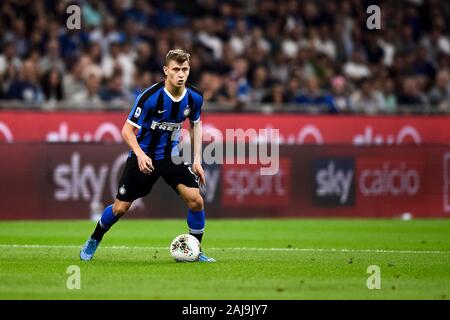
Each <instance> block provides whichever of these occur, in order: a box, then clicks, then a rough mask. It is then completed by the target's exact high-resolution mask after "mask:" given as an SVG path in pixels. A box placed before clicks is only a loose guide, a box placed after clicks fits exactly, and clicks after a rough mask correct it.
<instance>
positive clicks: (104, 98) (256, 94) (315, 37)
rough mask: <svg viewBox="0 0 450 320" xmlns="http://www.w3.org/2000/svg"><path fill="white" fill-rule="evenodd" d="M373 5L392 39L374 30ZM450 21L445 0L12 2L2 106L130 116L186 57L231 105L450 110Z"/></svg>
mask: <svg viewBox="0 0 450 320" xmlns="http://www.w3.org/2000/svg"><path fill="white" fill-rule="evenodd" d="M72 4H76V5H78V6H79V7H80V8H81V29H79V30H76V29H75V30H69V29H68V28H67V25H66V23H67V19H68V18H69V16H70V14H68V13H67V12H66V9H67V7H68V6H69V5H72ZM371 4H377V5H378V6H379V7H380V9H381V11H380V12H381V29H380V30H369V29H368V28H367V24H366V22H367V19H368V17H369V16H370V14H369V13H367V12H366V9H367V7H368V6H369V5H371ZM449 18H450V1H439V0H409V1H407V0H403V1H402V0H392V1H389V0H385V1H383V0H380V1H364V0H323V1H308V0H305V1H297V0H287V1H285V0H279V1H274V0H260V1H256V0H249V1H245V0H242V1H239V0H233V1H227V0H225V1H219V0H183V1H172V0H166V1H145V0H134V1H132V0H113V1H106V0H104V1H95V0H84V1H56V0H54V1H51V0H42V1H39V0H38V1H31V0H3V1H1V3H0V99H2V100H6V99H9V100H20V101H23V102H27V103H34V104H38V105H39V104H40V105H44V106H47V107H49V108H57V107H58V105H59V104H60V103H61V101H63V100H64V101H67V102H69V103H70V104H71V105H72V106H73V107H75V108H76V107H77V106H79V107H80V108H84V107H86V106H89V107H90V108H104V107H105V106H113V105H115V106H118V107H122V108H124V109H127V108H130V104H131V103H132V102H133V101H134V99H135V98H136V96H137V95H138V94H139V93H140V92H141V91H142V90H144V89H145V88H146V87H148V86H150V85H151V84H152V83H154V82H157V81H162V80H163V79H164V78H163V76H164V75H163V72H162V65H163V64H164V58H165V54H166V53H167V52H168V51H169V50H170V49H172V48H182V49H185V50H187V51H188V52H190V53H191V74H190V77H189V82H190V83H191V84H193V85H195V86H197V87H198V88H199V89H200V90H202V91H203V94H204V98H205V100H206V101H208V102H211V103H212V102H218V103H219V105H228V106H234V107H239V106H243V105H245V104H251V103H254V104H262V105H264V104H273V105H282V104H283V105H292V106H295V107H296V108H298V109H299V110H301V109H302V108H306V107H309V106H312V105H315V106H318V108H321V110H322V111H325V112H364V113H369V114H376V113H380V112H398V111H402V110H403V109H405V110H416V111H442V112H447V111H450V29H449V23H450V19H449Z"/></svg>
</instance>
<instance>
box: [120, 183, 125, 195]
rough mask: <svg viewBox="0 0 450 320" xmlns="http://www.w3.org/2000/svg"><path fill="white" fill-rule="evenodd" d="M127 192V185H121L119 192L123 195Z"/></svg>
mask: <svg viewBox="0 0 450 320" xmlns="http://www.w3.org/2000/svg"><path fill="white" fill-rule="evenodd" d="M126 192H127V189H125V185H123V186H121V187H120V189H119V193H120V194H121V195H124V194H125V193H126Z"/></svg>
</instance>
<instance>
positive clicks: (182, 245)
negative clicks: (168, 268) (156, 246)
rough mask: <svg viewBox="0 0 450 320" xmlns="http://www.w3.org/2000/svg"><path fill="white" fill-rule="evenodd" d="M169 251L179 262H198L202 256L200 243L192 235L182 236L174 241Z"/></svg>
mask: <svg viewBox="0 0 450 320" xmlns="http://www.w3.org/2000/svg"><path fill="white" fill-rule="evenodd" d="M169 250H170V255H171V256H172V258H174V259H175V261H177V262H192V261H197V260H198V257H199V255H200V242H199V241H198V240H197V238H196V237H194V236H192V235H190V234H181V235H179V236H177V237H176V238H175V239H174V240H173V241H172V243H171V244H170V248H169Z"/></svg>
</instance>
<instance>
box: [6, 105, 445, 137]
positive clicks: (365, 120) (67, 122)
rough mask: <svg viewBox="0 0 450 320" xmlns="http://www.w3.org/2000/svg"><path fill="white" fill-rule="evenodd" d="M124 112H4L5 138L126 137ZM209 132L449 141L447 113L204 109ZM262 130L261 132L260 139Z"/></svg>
mask: <svg viewBox="0 0 450 320" xmlns="http://www.w3.org/2000/svg"><path fill="white" fill-rule="evenodd" d="M127 115H128V112H127V111H123V112H80V113H78V112H49V113H46V112H12V111H3V112H0V142H1V141H7V142H23V141H25V142H29V141H40V142H42V141H48V142H79V141H85V142H91V141H115V142H121V141H122V138H121V135H120V131H121V128H122V126H123V124H124V122H125V119H126V117H127ZM202 119H203V127H204V132H205V134H212V135H214V136H216V137H217V136H219V137H218V139H219V140H220V138H223V139H226V136H227V135H226V133H227V131H226V130H227V129H236V128H241V129H243V130H247V129H254V130H256V131H255V132H256V135H258V134H260V133H261V131H260V130H262V129H267V130H271V129H278V130H279V134H280V142H281V143H282V144H350V145H401V144H446V145H448V144H450V117H448V116H427V117H424V116H326V115H320V116H319V115H317V116H309V115H298V114H276V115H263V114H225V113H224V114H222V113H215V114H214V113H212V114H208V113H206V112H205V113H204V114H203V115H202ZM257 138H258V136H256V139H257Z"/></svg>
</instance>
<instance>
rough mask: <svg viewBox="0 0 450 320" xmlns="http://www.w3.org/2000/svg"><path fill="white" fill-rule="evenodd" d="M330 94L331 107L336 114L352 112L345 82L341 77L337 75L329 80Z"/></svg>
mask: <svg viewBox="0 0 450 320" xmlns="http://www.w3.org/2000/svg"><path fill="white" fill-rule="evenodd" d="M331 94H332V95H333V105H334V107H335V108H336V109H337V111H338V112H349V111H351V110H352V108H351V99H350V95H349V93H348V85H347V80H346V79H345V78H344V77H343V76H341V75H339V76H336V77H334V78H333V79H331Z"/></svg>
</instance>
